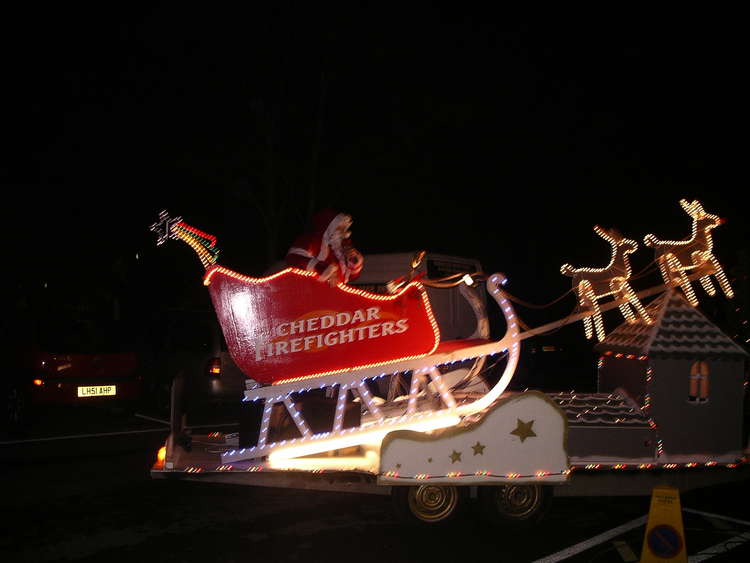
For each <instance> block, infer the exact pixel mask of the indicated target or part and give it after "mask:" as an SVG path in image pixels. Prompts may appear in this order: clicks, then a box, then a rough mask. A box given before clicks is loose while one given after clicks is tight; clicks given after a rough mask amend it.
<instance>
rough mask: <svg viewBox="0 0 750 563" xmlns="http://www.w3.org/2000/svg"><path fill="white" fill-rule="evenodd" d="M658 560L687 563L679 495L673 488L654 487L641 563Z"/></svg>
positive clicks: (651, 562) (650, 562)
mask: <svg viewBox="0 0 750 563" xmlns="http://www.w3.org/2000/svg"><path fill="white" fill-rule="evenodd" d="M659 561H670V562H674V563H680V562H684V563H687V552H686V550H685V530H684V528H683V527H682V508H681V507H680V492H679V491H678V490H677V489H675V488H674V487H666V486H663V487H655V488H654V490H653V491H652V493H651V508H650V509H649V511H648V523H647V524H646V535H645V536H644V538H643V550H642V551H641V563H654V562H659Z"/></svg>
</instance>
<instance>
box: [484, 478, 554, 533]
mask: <svg viewBox="0 0 750 563" xmlns="http://www.w3.org/2000/svg"><path fill="white" fill-rule="evenodd" d="M477 497H478V500H479V507H480V510H481V512H482V515H483V516H484V517H485V518H486V519H488V520H489V521H490V522H493V523H495V524H502V525H503V526H508V525H510V526H513V527H516V528H525V527H528V526H532V525H534V524H536V523H537V522H539V520H541V519H542V518H543V517H544V515H545V513H546V512H547V510H548V509H549V505H550V502H551V500H552V490H551V488H550V487H544V486H542V485H520V484H519V485H497V486H483V487H479V488H478V490H477Z"/></svg>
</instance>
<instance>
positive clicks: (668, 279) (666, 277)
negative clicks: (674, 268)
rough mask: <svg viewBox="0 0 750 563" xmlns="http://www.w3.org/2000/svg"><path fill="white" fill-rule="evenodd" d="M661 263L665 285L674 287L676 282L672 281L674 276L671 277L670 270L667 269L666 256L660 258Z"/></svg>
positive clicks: (660, 268) (660, 269)
mask: <svg viewBox="0 0 750 563" xmlns="http://www.w3.org/2000/svg"><path fill="white" fill-rule="evenodd" d="M657 261H658V263H659V271H660V272H661V277H662V279H663V280H664V285H666V286H667V287H672V286H673V285H674V281H673V280H672V276H670V275H669V268H668V267H667V261H666V259H665V258H664V256H660V257H659V258H658V260H657Z"/></svg>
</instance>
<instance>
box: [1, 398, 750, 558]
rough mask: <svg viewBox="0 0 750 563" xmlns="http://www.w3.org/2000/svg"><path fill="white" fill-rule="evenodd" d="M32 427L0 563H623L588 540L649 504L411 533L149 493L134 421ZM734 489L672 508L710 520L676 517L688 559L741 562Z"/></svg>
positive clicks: (321, 505)
mask: <svg viewBox="0 0 750 563" xmlns="http://www.w3.org/2000/svg"><path fill="white" fill-rule="evenodd" d="M140 414H144V413H140ZM50 416H51V414H50ZM57 416H58V417H59V416H60V414H59V413H58V414H57ZM146 416H150V415H146ZM151 418H157V417H151ZM38 422H39V424H40V426H38V427H36V426H35V427H34V428H31V429H29V431H28V432H27V434H26V436H25V437H23V438H14V439H13V440H8V439H4V440H2V444H1V445H0V476H1V477H2V478H3V481H4V487H3V495H2V498H3V500H2V508H3V510H2V513H3V515H4V516H5V518H4V520H5V523H4V524H3V526H2V532H1V533H0V560H2V561H92V562H93V561H108V562H119V561H123V562H124V561H128V562H129V563H132V561H133V560H137V561H141V562H147V561H185V562H193V561H196V562H197V561H201V562H205V561H222V562H232V561H247V560H268V561H306V562H307V561H334V562H335V561H347V562H350V561H352V560H355V559H356V560H357V561H358V562H360V561H378V562H382V561H433V562H434V561H452V562H453V561H460V560H478V559H480V558H481V560H485V559H487V558H488V557H489V558H491V559H492V560H496V561H519V562H526V561H529V562H530V561H537V560H540V559H541V560H545V558H547V559H546V560H547V561H554V560H568V561H598V562H601V561H628V560H631V561H632V560H637V557H639V556H640V553H641V547H642V543H643V535H644V531H645V530H644V525H643V524H641V525H637V526H633V527H630V528H629V529H627V530H624V531H623V532H622V533H618V534H616V535H611V534H610V535H609V536H607V537H606V539H605V540H603V541H598V540H597V537H601V535H602V534H607V533H608V532H610V531H611V530H616V529H617V528H618V527H621V526H623V525H624V524H627V523H630V522H632V521H634V520H636V519H644V517H645V516H646V514H647V512H648V509H649V503H650V498H649V497H647V496H645V497H614V496H613V497H588V498H564V497H558V498H555V499H554V500H553V503H552V505H551V508H550V511H549V513H548V514H547V516H546V518H545V519H544V520H543V521H542V522H540V523H539V524H537V525H535V526H534V527H532V528H530V529H527V530H515V529H510V528H504V527H498V526H493V525H491V524H489V523H488V522H487V521H485V520H484V519H482V518H481V517H480V515H479V513H478V510H476V509H477V507H476V506H474V504H473V503H472V502H469V503H467V506H466V510H465V511H464V512H463V513H462V514H461V515H459V517H458V518H457V519H456V520H454V521H452V522H449V523H446V524H445V525H440V526H436V527H432V528H420V527H412V526H406V525H404V524H402V523H400V522H399V521H397V520H396V519H395V518H394V515H393V511H392V507H391V504H390V499H389V498H388V497H384V496H373V495H363V494H354V493H334V492H319V491H297V490H289V489H276V488H260V487H242V486H235V485H218V484H211V483H195V482H184V481H172V480H152V479H151V478H150V475H149V468H150V467H151V465H152V464H153V462H154V459H155V453H156V450H157V449H158V447H159V446H160V445H161V444H162V443H163V441H164V439H165V437H166V434H167V433H166V427H165V425H164V424H162V423H159V422H156V421H154V420H148V419H145V418H142V417H138V416H134V415H133V414H132V413H125V412H121V413H117V412H113V411H107V410H102V411H91V412H90V411H87V410H78V411H75V412H74V413H72V414H69V415H68V416H67V418H65V419H64V420H62V419H59V418H58V419H57V424H56V425H54V426H52V427H50V426H47V424H48V423H49V422H50V420H45V421H44V422H45V425H41V422H43V421H42V419H40V420H39V421H38ZM62 430H66V431H69V432H71V433H70V434H66V435H63V434H60V432H61V431H62ZM100 430H101V431H103V432H98V431H100ZM45 433H46V435H45ZM92 434H94V435H92ZM64 436H65V437H64ZM67 436H77V437H73V438H71V437H67ZM50 438H51V439H50ZM742 475H744V479H743V480H742V481H740V482H737V483H732V484H727V485H721V486H714V487H709V488H705V489H699V490H695V491H690V492H687V493H684V494H683V495H681V503H682V506H683V508H685V509H689V510H698V511H701V512H702V513H707V514H709V516H706V515H704V514H698V513H695V512H688V511H685V512H684V513H683V521H684V527H685V541H686V547H687V552H688V554H690V555H691V556H692V557H694V558H695V557H696V555H697V554H699V553H701V552H708V553H709V554H712V553H715V555H711V559H710V560H711V561H747V560H750V541H744V539H743V534H747V533H748V532H749V531H750V528H749V527H748V526H745V525H744V524H741V523H738V522H736V521H733V520H729V519H734V520H743V521H750V509H749V508H748V507H749V506H750V503H749V501H750V479H748V477H747V472H746V471H744V472H743V473H742ZM711 515H715V516H711ZM728 518H729V519H728ZM643 521H644V524H645V519H644V520H643ZM584 542H588V543H587V544H585V543H584ZM582 543H584V545H586V549H582V550H580V551H577V552H576V553H569V554H568V555H569V556H568V555H564V557H567V558H564V559H555V558H554V557H555V554H559V553H560V552H563V554H565V553H566V551H565V550H570V549H571V548H572V547H574V546H576V545H578V544H582ZM716 546H719V547H716ZM730 548H731V549H730ZM705 556H706V555H705V554H704V555H703V556H702V557H705ZM632 557H636V559H632ZM629 558H630V559H629ZM704 560H705V559H704Z"/></svg>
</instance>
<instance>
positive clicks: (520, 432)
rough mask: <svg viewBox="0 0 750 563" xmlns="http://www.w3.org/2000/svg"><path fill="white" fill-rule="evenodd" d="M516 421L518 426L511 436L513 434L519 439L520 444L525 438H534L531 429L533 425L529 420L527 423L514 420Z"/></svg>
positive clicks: (518, 419)
mask: <svg viewBox="0 0 750 563" xmlns="http://www.w3.org/2000/svg"><path fill="white" fill-rule="evenodd" d="M516 420H517V421H518V426H516V429H515V430H513V432H511V434H515V435H516V436H518V437H519V438H521V442H523V441H524V440H526V438H531V437H533V436H536V434H535V433H534V431H533V430H532V429H531V425H532V424H534V421H533V420H530V421H529V422H524V421H523V420H521V419H520V418H517V419H516Z"/></svg>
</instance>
